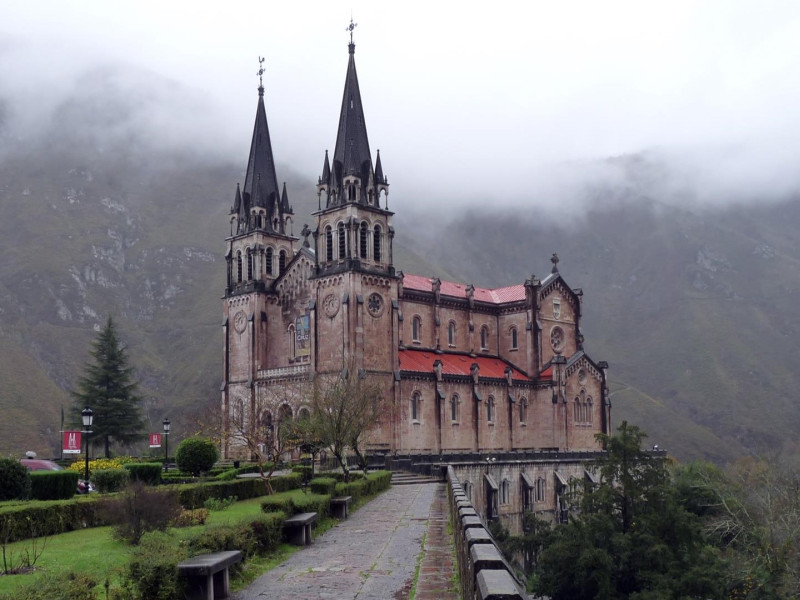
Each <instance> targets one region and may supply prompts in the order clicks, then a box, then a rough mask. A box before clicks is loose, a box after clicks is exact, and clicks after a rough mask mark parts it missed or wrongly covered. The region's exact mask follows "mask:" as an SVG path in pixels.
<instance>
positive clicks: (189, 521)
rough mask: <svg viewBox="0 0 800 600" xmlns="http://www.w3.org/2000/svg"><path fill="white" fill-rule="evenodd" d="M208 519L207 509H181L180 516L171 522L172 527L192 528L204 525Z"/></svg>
mask: <svg viewBox="0 0 800 600" xmlns="http://www.w3.org/2000/svg"><path fill="white" fill-rule="evenodd" d="M206 519H208V509H207V508H195V509H192V510H186V509H185V508H183V509H181V514H179V515H178V518H177V519H175V521H173V522H172V525H173V527H194V526H195V525H205V524H206Z"/></svg>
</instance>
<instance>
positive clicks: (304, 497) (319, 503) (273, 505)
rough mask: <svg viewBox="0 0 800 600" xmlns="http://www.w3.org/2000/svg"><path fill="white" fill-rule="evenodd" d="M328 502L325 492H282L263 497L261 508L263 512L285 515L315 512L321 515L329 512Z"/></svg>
mask: <svg viewBox="0 0 800 600" xmlns="http://www.w3.org/2000/svg"><path fill="white" fill-rule="evenodd" d="M330 504H331V497H330V496H329V495H327V494H304V493H302V492H298V491H295V492H282V493H280V494H274V495H272V496H267V497H266V498H264V499H263V500H262V501H261V510H262V511H263V512H265V513H275V512H284V513H286V514H287V515H296V514H298V513H303V512H316V513H319V515H320V517H322V516H325V515H327V514H328V513H329V512H330Z"/></svg>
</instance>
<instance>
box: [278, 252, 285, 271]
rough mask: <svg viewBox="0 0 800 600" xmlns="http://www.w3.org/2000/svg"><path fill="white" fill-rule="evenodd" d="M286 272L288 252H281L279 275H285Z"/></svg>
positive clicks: (279, 255) (279, 256)
mask: <svg viewBox="0 0 800 600" xmlns="http://www.w3.org/2000/svg"><path fill="white" fill-rule="evenodd" d="M284 271H286V250H281V251H280V253H279V254H278V275H283V273H284Z"/></svg>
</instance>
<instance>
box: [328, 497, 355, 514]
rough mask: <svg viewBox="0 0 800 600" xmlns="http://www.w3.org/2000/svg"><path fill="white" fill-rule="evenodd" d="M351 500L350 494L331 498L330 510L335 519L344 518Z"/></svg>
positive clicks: (348, 510)
mask: <svg viewBox="0 0 800 600" xmlns="http://www.w3.org/2000/svg"><path fill="white" fill-rule="evenodd" d="M352 500H353V497H352V496H341V497H339V498H331V512H332V513H333V516H334V517H336V518H337V519H346V518H347V514H348V513H349V512H350V502H351V501H352Z"/></svg>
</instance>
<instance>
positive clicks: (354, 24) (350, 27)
mask: <svg viewBox="0 0 800 600" xmlns="http://www.w3.org/2000/svg"><path fill="white" fill-rule="evenodd" d="M356 27H358V23H353V13H352V12H351V13H350V25H348V26H347V27H346V28H345V31H349V32H350V45H351V46H352V45H353V30H354V29H355V28H356Z"/></svg>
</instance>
